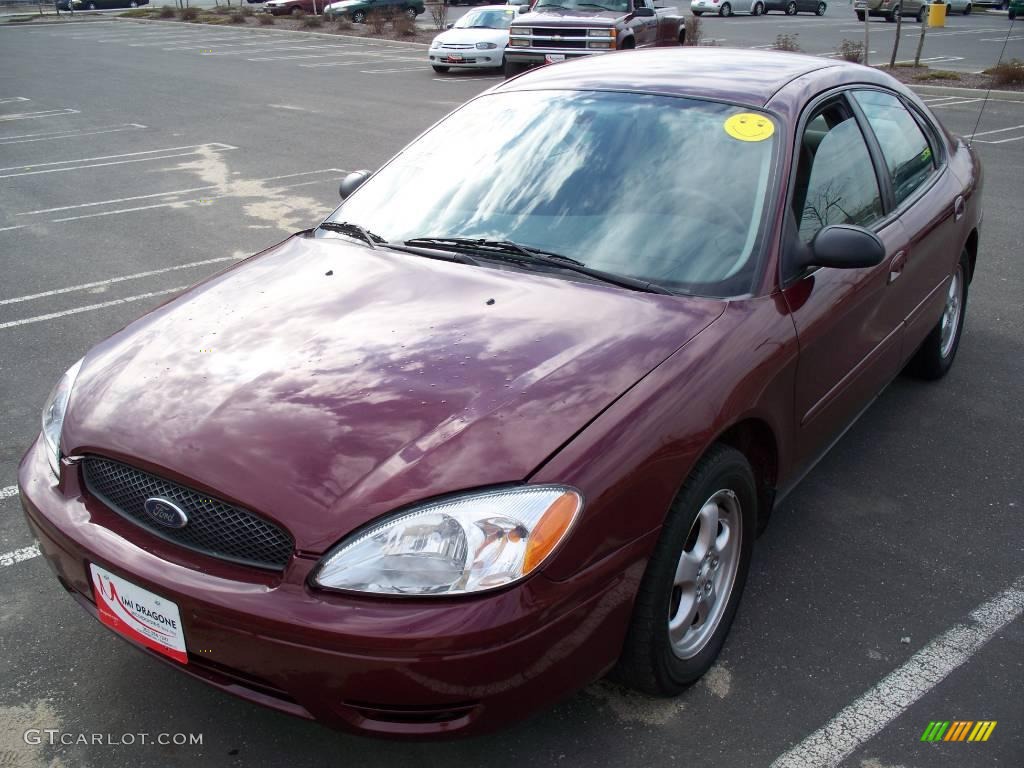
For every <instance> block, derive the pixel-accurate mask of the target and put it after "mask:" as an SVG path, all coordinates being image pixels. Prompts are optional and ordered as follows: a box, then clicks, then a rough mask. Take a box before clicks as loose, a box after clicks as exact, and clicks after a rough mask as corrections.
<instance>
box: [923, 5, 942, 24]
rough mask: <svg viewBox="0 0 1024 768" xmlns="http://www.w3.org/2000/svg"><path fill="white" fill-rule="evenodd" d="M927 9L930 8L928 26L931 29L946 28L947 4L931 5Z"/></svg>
mask: <svg viewBox="0 0 1024 768" xmlns="http://www.w3.org/2000/svg"><path fill="white" fill-rule="evenodd" d="M927 7H928V26H929V27H944V26H946V4H945V3H931V4H929V5H928V6H927Z"/></svg>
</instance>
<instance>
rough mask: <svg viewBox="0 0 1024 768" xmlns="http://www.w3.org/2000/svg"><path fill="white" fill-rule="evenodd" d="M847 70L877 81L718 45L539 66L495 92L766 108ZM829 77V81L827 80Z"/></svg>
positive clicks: (809, 59) (827, 63)
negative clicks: (631, 96) (598, 93)
mask: <svg viewBox="0 0 1024 768" xmlns="http://www.w3.org/2000/svg"><path fill="white" fill-rule="evenodd" d="M845 70H849V72H850V81H851V82H855V81H860V82H864V81H873V80H876V79H877V78H876V77H875V76H873V74H869V73H872V72H873V71H872V70H870V69H869V68H867V67H862V66H859V65H856V64H849V63H847V62H843V61H837V60H834V59H825V58H821V57H819V56H807V55H803V54H795V53H786V52H783V51H764V50H749V49H742V48H718V47H713V48H712V47H709V48H702V47H673V48H651V49H646V50H640V51H620V52H617V53H614V54H612V55H603V56H584V57H580V58H578V59H575V60H572V61H567V62H565V63H561V64H556V65H552V66H545V67H539V68H537V69H533V70H530V71H529V72H527V73H526V74H524V75H521V76H520V77H517V78H515V79H513V80H509V81H508V82H506V83H504V84H502V85H499V86H498V87H497V88H496V89H495V90H499V91H504V90H533V89H537V88H558V89H566V90H610V91H634V92H643V93H662V94H666V95H671V96H692V97H696V98H712V99H721V100H723V101H731V102H735V103H738V104H745V105H749V106H752V107H763V106H764V105H765V104H767V103H768V101H769V100H771V98H772V96H773V95H775V94H776V93H777V92H778V91H779V90H780V89H781V88H783V87H784V86H785V85H786V84H787V83H790V82H792V81H793V80H795V79H797V78H799V77H802V76H805V75H809V74H811V75H812V76H813V73H820V74H821V75H824V74H825V72H826V71H827V72H828V75H829V77H828V79H829V80H833V79H834V77H835V76H836V75H841V74H842V73H843V72H844V71H845ZM823 79H824V78H823Z"/></svg>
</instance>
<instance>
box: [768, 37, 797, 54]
mask: <svg viewBox="0 0 1024 768" xmlns="http://www.w3.org/2000/svg"><path fill="white" fill-rule="evenodd" d="M798 37H800V35H799V34H793V35H776V36H775V45H774V46H773V48H775V50H777V51H792V52H794V53H796V52H798V51H799V50H800V43H798V42H797V38H798Z"/></svg>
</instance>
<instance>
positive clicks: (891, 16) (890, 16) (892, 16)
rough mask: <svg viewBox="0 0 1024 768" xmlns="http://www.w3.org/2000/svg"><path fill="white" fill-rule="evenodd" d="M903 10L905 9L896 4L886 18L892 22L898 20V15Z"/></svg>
mask: <svg viewBox="0 0 1024 768" xmlns="http://www.w3.org/2000/svg"><path fill="white" fill-rule="evenodd" d="M902 10H903V9H902V8H900V7H899V6H898V5H897V6H895V7H894V8H893V9H892V10H891V11H889V14H888V15H887V16H886V17H885V20H886V21H887V22H889V23H890V24H892V23H893V22H894V21H896V17H897V16H899V15H900V13H901V12H902Z"/></svg>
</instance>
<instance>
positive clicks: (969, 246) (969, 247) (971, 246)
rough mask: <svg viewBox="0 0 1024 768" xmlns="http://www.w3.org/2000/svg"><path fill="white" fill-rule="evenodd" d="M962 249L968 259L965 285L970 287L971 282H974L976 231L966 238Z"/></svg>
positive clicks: (976, 245)
mask: <svg viewBox="0 0 1024 768" xmlns="http://www.w3.org/2000/svg"><path fill="white" fill-rule="evenodd" d="M964 249H965V250H966V251H967V257H968V260H969V261H968V274H967V284H968V285H970V284H971V281H972V280H974V267H975V265H976V264H977V261H978V230H977V229H972V230H971V234H969V235H968V236H967V242H966V243H964Z"/></svg>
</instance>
